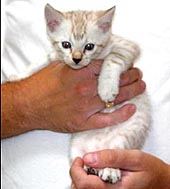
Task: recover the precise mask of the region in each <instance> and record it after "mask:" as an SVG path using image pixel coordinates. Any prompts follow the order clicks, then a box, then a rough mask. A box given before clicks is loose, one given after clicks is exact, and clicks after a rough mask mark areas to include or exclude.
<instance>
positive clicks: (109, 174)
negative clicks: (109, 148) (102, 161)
mask: <svg viewBox="0 0 170 189" xmlns="http://www.w3.org/2000/svg"><path fill="white" fill-rule="evenodd" d="M98 176H99V177H100V178H101V179H102V180H103V181H105V182H107V183H110V184H114V183H116V182H118V181H120V180H121V171H120V170H119V169H113V168H104V169H101V170H99V172H98Z"/></svg>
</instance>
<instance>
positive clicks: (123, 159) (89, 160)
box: [83, 149, 145, 171]
mask: <svg viewBox="0 0 170 189" xmlns="http://www.w3.org/2000/svg"><path fill="white" fill-rule="evenodd" d="M144 156H145V153H142V152H140V151H139V150H122V149H115V150H102V151H97V152H92V153H87V154H85V155H84V157H83V161H84V164H85V165H87V166H90V167H94V168H105V167H111V168H120V169H124V170H128V171H139V170H141V169H142V164H143V163H142V162H143V159H144Z"/></svg>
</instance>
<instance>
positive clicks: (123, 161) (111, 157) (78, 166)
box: [70, 149, 170, 189]
mask: <svg viewBox="0 0 170 189" xmlns="http://www.w3.org/2000/svg"><path fill="white" fill-rule="evenodd" d="M84 164H86V165H88V166H90V167H94V168H104V167H113V168H120V169H121V170H122V179H121V181H119V182H118V183H116V184H107V183H104V182H103V181H102V180H101V179H100V178H99V177H97V176H94V175H87V174H86V172H85V171H84V170H83V166H84ZM70 173H71V177H72V180H73V184H72V189H85V188H87V189H94V188H96V189H99V188H100V189H132V188H134V189H168V188H170V165H167V164H166V163H164V162H163V161H162V160H160V159H158V158H156V157H154V156H151V155H149V154H146V153H144V152H141V151H139V150H120V149H116V150H103V151H98V152H94V153H88V154H86V155H85V156H84V157H83V159H81V158H77V159H76V160H75V161H74V162H73V164H72V167H71V170H70Z"/></svg>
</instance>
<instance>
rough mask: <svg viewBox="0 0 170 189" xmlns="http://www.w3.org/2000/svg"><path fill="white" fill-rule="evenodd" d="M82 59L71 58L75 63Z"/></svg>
mask: <svg viewBox="0 0 170 189" xmlns="http://www.w3.org/2000/svg"><path fill="white" fill-rule="evenodd" d="M81 60H82V59H81V58H73V61H74V62H75V64H78V63H79V62H80V61H81Z"/></svg>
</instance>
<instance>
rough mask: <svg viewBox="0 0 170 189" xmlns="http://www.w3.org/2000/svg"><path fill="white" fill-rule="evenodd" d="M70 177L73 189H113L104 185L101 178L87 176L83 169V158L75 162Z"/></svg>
mask: <svg viewBox="0 0 170 189" xmlns="http://www.w3.org/2000/svg"><path fill="white" fill-rule="evenodd" d="M70 175H71V178H72V181H73V184H72V187H73V189H84V188H88V189H94V188H100V189H112V187H111V186H109V184H106V183H104V182H103V181H102V180H101V179H100V178H99V177H97V176H95V175H87V173H86V172H85V171H84V169H83V161H82V159H81V158H76V159H75V161H74V162H73V164H72V166H71V169H70Z"/></svg>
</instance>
